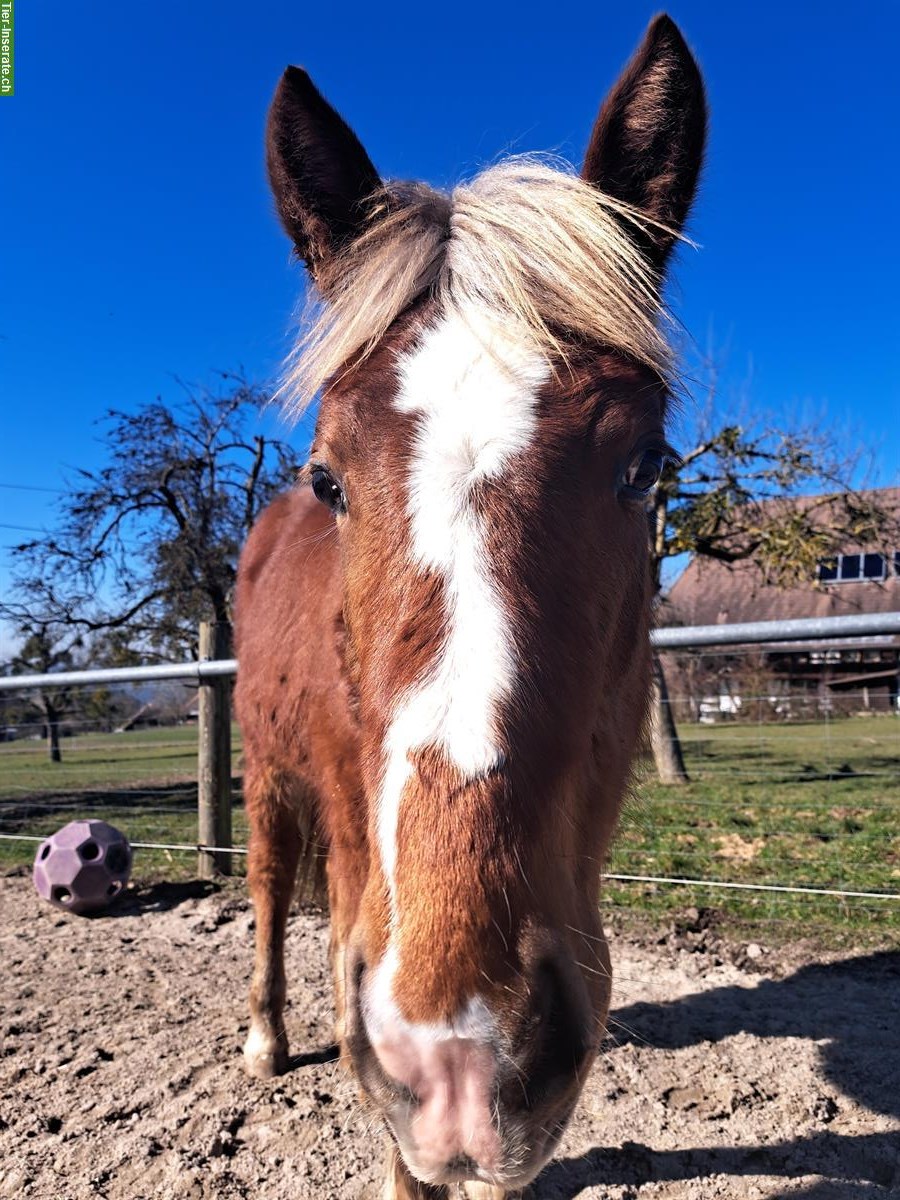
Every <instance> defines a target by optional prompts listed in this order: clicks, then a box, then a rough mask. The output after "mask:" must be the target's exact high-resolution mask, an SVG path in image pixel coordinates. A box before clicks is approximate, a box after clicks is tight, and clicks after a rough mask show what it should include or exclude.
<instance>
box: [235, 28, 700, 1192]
mask: <svg viewBox="0 0 900 1200" xmlns="http://www.w3.org/2000/svg"><path fill="white" fill-rule="evenodd" d="M705 124H706V117H705V101H704V95H703V85H702V82H701V79H700V75H699V72H698V69H697V66H696V63H695V62H694V60H693V58H692V56H691V54H690V51H689V50H688V48H687V46H686V45H685V42H684V40H683V39H682V37H681V34H680V33H679V31H678V29H677V28H676V26H675V25H674V24H673V23H672V21H670V20H669V19H668V18H667V17H665V16H662V17H659V18H657V19H656V20H655V21H654V22H653V23H652V24H651V26H650V28H649V30H648V32H647V34H646V37H645V39H644V42H643V43H642V45H641V47H640V48H639V50H638V51H637V53H636V55H635V57H634V58H633V60H632V61H631V63H630V64H629V65H628V67H627V68H626V70H625V72H624V74H623V76H622V78H621V79H620V81H619V83H618V84H617V85H616V87H615V88H614V90H613V91H612V94H611V95H610V97H609V98H608V99H607V101H606V102H605V104H604V105H603V107H602V108H601V110H600V114H599V117H598V119H597V122H596V125H595V127H594V130H593V134H592V136H591V140H590V144H589V146H588V150H587V155H586V158H585V162H584V166H583V168H582V171H581V173H580V176H579V175H576V174H574V173H571V172H568V171H565V170H562V169H560V168H559V167H558V165H553V164H548V163H547V162H545V161H542V160H535V159H529V158H524V159H523V158H513V159H510V160H507V161H503V162H500V163H499V164H496V165H494V166H492V167H490V168H488V169H487V170H485V171H483V172H482V173H481V174H480V175H478V176H477V177H476V178H474V179H473V180H472V181H471V182H470V183H468V184H466V185H463V186H460V187H458V188H456V189H455V190H454V191H453V192H452V193H450V194H449V195H445V194H442V193H439V192H436V191H434V190H432V189H430V188H428V187H425V186H424V185H421V184H398V183H384V182H382V180H381V179H380V178H379V176H378V174H377V172H376V170H375V167H374V166H373V165H372V163H371V161H370V159H369V157H368V155H367V154H366V152H365V150H364V149H363V147H362V146H361V144H360V142H359V141H358V140H357V138H356V136H355V134H354V133H353V132H352V131H351V129H350V128H349V127H348V126H347V125H346V124H345V123H344V121H343V120H342V118H341V117H340V116H339V115H338V113H337V112H335V110H334V109H333V108H331V107H330V105H329V104H328V103H327V102H326V101H325V100H324V99H323V97H322V96H321V95H320V94H319V92H318V91H317V90H316V89H315V88H314V87H313V85H312V83H311V82H310V80H309V78H308V76H307V75H306V74H305V72H303V71H301V70H299V69H297V68H295V67H289V68H288V70H287V71H286V73H285V75H284V77H283V79H282V80H281V83H280V84H279V87H278V90H277V92H276V95H275V98H274V101H273V104H272V108H271V112H270V117H269V126H268V165H269V173H270V177H271V183H272V187H273V190H274V194H275V200H276V203H277V207H278V210H279V213H280V216H281V219H282V222H283V224H284V226H285V228H286V230H287V232H288V234H289V235H290V237H291V238H292V239H293V242H294V244H295V246H296V249H297V253H298V255H299V256H300V257H301V258H302V259H304V260H305V262H306V265H307V267H308V269H309V272H310V274H311V277H312V280H313V282H314V286H315V294H316V296H317V297H318V299H319V301H320V303H319V307H318V309H317V313H316V315H314V317H313V318H312V320H311V323H310V325H309V327H308V330H307V332H306V334H305V335H304V337H303V340H302V342H301V344H300V347H299V349H298V353H297V355H296V356H295V358H294V359H293V360H292V366H291V367H290V370H289V378H288V385H287V386H288V387H289V389H291V390H292V393H293V402H294V405H295V407H297V406H300V405H302V404H304V403H307V402H309V401H310V400H311V398H312V397H313V395H314V394H316V393H318V392H321V403H320V408H319V413H318V421H317V427H316V432H315V439H314V442H313V446H312V449H311V453H310V458H309V463H308V465H307V466H306V467H305V468H304V470H303V472H302V474H301V479H300V483H299V486H298V487H297V489H296V490H294V491H292V492H291V494H289V495H286V496H283V497H281V498H280V499H278V500H276V501H275V503H274V504H272V505H271V507H270V508H269V509H268V510H267V511H266V512H265V513H264V514H263V515H262V516H261V517H260V519H259V521H258V523H257V524H256V526H255V528H254V529H253V531H252V533H251V535H250V538H249V541H248V543H247V546H246V549H245V550H244V553H243V557H242V559H241V565H240V572H239V579H238V591H237V650H238V656H239V659H240V674H239V677H238V683H237V693H236V700H237V708H238V714H239V717H240V721H241V725H242V727H243V734H244V753H245V775H244V795H245V801H246V807H247V814H248V817H249V820H250V827H251V837H250V859H249V879H250V889H251V892H252V895H253V902H254V905H255V908H256V965H255V970H254V975H253V982H252V988H251V993H250V1008H251V1014H252V1020H251V1026H250V1032H249V1036H248V1038H247V1042H246V1046H245V1056H246V1063H247V1067H248V1069H249V1071H250V1072H251V1073H252V1074H254V1075H256V1076H259V1077H261V1078H267V1077H269V1076H271V1075H273V1074H275V1073H277V1072H280V1071H283V1070H284V1069H285V1068H286V1066H287V1063H288V1046H287V1034H286V1031H285V1026H284V1021H283V1007H284V999H285V974H284V962H283V958H284V954H283V952H284V936H285V922H286V918H287V915H288V908H289V905H290V903H291V899H292V894H293V891H294V887H295V878H296V876H297V873H298V867H299V866H300V865H301V864H302V873H304V874H306V875H307V876H309V874H310V872H313V873H314V872H315V871H316V870H318V868H319V866H320V865H321V863H322V862H323V861H326V860H327V861H326V866H325V870H326V873H327V890H328V901H329V907H330V913H331V929H332V943H331V944H332V959H333V970H334V983H335V992H336V1003H337V1023H338V1034H339V1039H340V1042H341V1046H342V1050H343V1052H344V1055H345V1057H346V1058H347V1060H348V1061H349V1062H350V1063H351V1064H352V1068H353V1070H354V1072H355V1074H356V1076H357V1079H358V1081H359V1083H360V1085H361V1087H362V1089H363V1093H364V1095H365V1097H366V1098H367V1101H368V1102H369V1104H370V1105H371V1107H372V1108H373V1110H374V1111H375V1112H377V1113H378V1114H380V1116H381V1117H382V1118H383V1122H384V1125H385V1126H386V1130H387V1132H388V1146H389V1161H388V1179H387V1185H386V1191H385V1195H386V1196H388V1197H391V1198H394V1200H399V1198H401V1197H433V1198H438V1197H445V1196H448V1195H449V1194H450V1190H451V1189H453V1188H454V1187H455V1186H456V1185H460V1186H461V1187H462V1188H463V1190H465V1192H466V1194H467V1195H470V1196H474V1195H478V1196H490V1197H500V1196H505V1195H508V1194H509V1193H510V1192H515V1191H516V1190H518V1189H521V1188H523V1187H524V1186H525V1185H527V1184H528V1182H529V1181H530V1180H531V1179H532V1178H533V1177H534V1175H535V1174H536V1173H537V1171H538V1170H539V1169H540V1168H541V1167H542V1166H543V1164H544V1163H546V1162H547V1160H548V1158H549V1157H550V1155H551V1154H552V1152H553V1150H554V1148H555V1146H556V1145H557V1142H558V1140H559V1137H560V1134H561V1132H562V1130H563V1128H564V1126H565V1124H566V1122H567V1120H568V1118H569V1116H570V1114H571V1112H572V1109H573V1107H574V1105H575V1102H576V1099H577V1097H578V1094H579V1090H580V1088H581V1085H582V1082H583V1080H584V1078H585V1074H586V1072H587V1071H588V1069H589V1068H590V1066H591V1063H592V1061H593V1059H594V1056H595V1054H596V1052H597V1048H598V1045H599V1043H600V1041H601V1038H602V1037H603V1035H604V1029H605V1022H606V1016H607V1010H608V1005H609V994H610V964H609V958H608V953H607V948H606V943H605V941H604V936H603V930H602V927H601V923H600V917H599V912H598V898H599V886H600V874H601V868H602V864H603V861H604V856H605V854H606V852H607V848H608V845H609V840H610V836H611V834H612V831H613V827H614V825H615V822H616V817H617V813H618V810H619V807H620V803H621V800H622V796H623V792H624V791H625V790H626V788H627V786H628V781H629V773H630V769H631V768H630V764H631V760H632V756H633V754H634V750H635V746H636V743H637V742H638V739H639V736H640V734H641V730H642V725H643V722H644V718H645V707H646V699H647V693H648V685H649V679H650V651H649V625H650V589H649V573H648V550H647V542H648V536H647V516H646V505H645V498H646V496H647V494H648V492H649V491H650V490H651V489H652V488H653V486H654V484H655V483H656V482H657V480H658V478H659V475H660V472H661V471H662V469H663V466H664V464H665V461H666V457H667V455H668V454H669V451H668V449H667V446H666V442H665V438H664V419H665V414H666V406H667V396H668V394H669V388H670V385H671V378H672V372H671V363H670V358H669V355H668V353H667V346H666V341H665V337H664V324H663V320H662V316H663V310H662V302H661V299H660V291H661V287H662V282H663V278H664V274H665V269H666V266H667V262H668V259H669V256H670V252H671V250H672V247H673V245H674V243H675V241H676V239H677V238H678V236H679V231H680V230H681V228H682V225H683V223H684V221H685V218H686V217H687V214H688V210H689V207H690V204H691V201H692V198H693V194H694V191H695V188H696V183H697V177H698V172H699V169H700V164H701V158H702V153H703V143H704V136H705ZM316 847H321V848H322V850H321V856H320V857H319V858H317V857H316Z"/></svg>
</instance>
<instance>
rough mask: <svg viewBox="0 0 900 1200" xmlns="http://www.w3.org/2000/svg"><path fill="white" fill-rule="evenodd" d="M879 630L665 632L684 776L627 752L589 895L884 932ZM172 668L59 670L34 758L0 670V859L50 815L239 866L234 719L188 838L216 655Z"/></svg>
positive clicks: (885, 752) (142, 845)
mask: <svg viewBox="0 0 900 1200" xmlns="http://www.w3.org/2000/svg"><path fill="white" fill-rule="evenodd" d="M889 615H890V616H891V617H892V618H894V617H895V616H896V614H889ZM895 626H896V628H900V625H897V623H896V621H895V622H894V625H890V626H889V627H888V630H887V632H886V633H882V634H878V633H873V632H872V631H871V627H870V626H867V627H866V629H867V630H868V631H867V632H863V633H861V634H856V633H853V638H852V640H850V641H848V640H847V639H846V637H845V639H844V641H843V642H841V643H840V644H839V645H838V644H837V643H834V642H828V643H826V642H823V641H821V639H819V640H817V641H815V642H809V641H806V640H803V639H802V638H801V639H800V640H794V641H790V642H788V641H784V640H783V639H782V640H781V641H779V642H775V641H773V639H772V637H768V638H767V640H766V641H765V642H763V641H760V642H758V643H755V644H751V645H746V644H744V645H728V644H725V645H719V646H710V645H709V644H708V642H706V641H705V640H704V637H706V636H712V635H708V633H707V634H703V633H702V631H701V636H700V637H699V638H698V641H699V646H698V645H694V644H693V643H691V641H690V637H691V631H690V630H678V631H677V635H678V638H679V639H680V645H678V646H677V648H674V649H664V648H662V647H661V650H662V653H661V661H662V663H663V666H664V672H665V677H666V681H667V683H668V691H669V694H668V700H667V704H668V708H669V711H670V713H671V716H672V718H673V729H674V730H675V731H677V738H678V741H679V744H680V746H681V749H682V752H683V755H684V763H685V768H686V772H687V776H688V779H687V782H684V783H682V784H680V785H677V786H676V785H664V784H661V783H660V782H659V781H658V778H657V776H656V772H655V769H654V765H653V758H652V754H651V753H650V749H649V746H648V747H646V748H645V750H644V753H643V754H642V755H641V758H640V761H639V764H638V768H637V775H636V784H635V787H634V789H633V796H632V798H631V800H630V801H629V802H628V803H627V804H626V807H625V811H624V814H623V818H622V821H621V823H620V829H619V834H618V836H617V838H616V841H615V845H614V848H613V851H612V855H611V860H610V863H609V864H608V874H607V882H606V887H605V891H604V896H605V902H606V903H607V904H608V905H610V906H611V907H612V908H628V909H630V910H633V909H634V908H635V907H638V908H641V909H644V910H647V911H648V912H669V911H673V910H676V909H679V910H683V909H685V907H687V908H688V909H689V910H690V909H692V908H693V909H695V910H696V911H697V913H698V917H697V919H698V920H699V921H700V923H701V924H702V923H703V921H704V920H706V919H707V916H708V913H709V912H711V911H717V910H720V909H721V910H724V911H727V912H730V913H732V914H736V915H737V916H738V917H740V918H741V919H745V920H748V921H752V922H753V923H754V924H762V925H767V924H770V925H771V924H779V925H780V926H782V927H788V928H791V927H792V926H794V925H799V926H800V927H802V929H803V930H810V931H811V930H813V929H814V928H816V927H817V926H819V925H822V926H829V927H832V928H833V927H834V926H835V924H836V923H837V924H841V925H842V926H843V927H844V928H845V929H847V930H849V931H851V932H854V931H855V932H856V933H858V934H861V933H862V932H865V931H866V930H868V931H872V930H875V931H877V932H880V933H882V934H883V933H885V932H888V933H890V931H895V932H897V933H900V904H898V901H900V820H898V816H900V812H898V806H900V715H898V709H897V672H898V652H897V646H896V644H895V642H894V638H893V634H894V628H895ZM671 632H672V631H668V630H664V631H658V635H657V637H658V638H659V635H660V634H662V635H665V634H669V633H671ZM720 634H721V630H720ZM796 636H797V635H796V631H795V632H794V633H792V634H791V637H792V638H794V637H796ZM205 668H212V670H211V671H209V672H208V673H207V672H206V671H205ZM181 669H182V670H189V671H190V672H191V677H190V679H189V681H188V682H185V681H184V680H183V679H177V678H176V679H173V678H172V677H171V676H172V675H177V672H178V668H170V669H169V672H168V674H169V677H168V678H167V677H165V675H163V676H162V677H160V675H159V674H158V675H157V676H156V677H155V678H153V679H150V680H148V679H147V678H146V677H145V676H142V675H139V676H138V677H137V678H134V673H132V677H130V678H129V679H128V680H124V679H122V678H121V676H117V677H114V678H110V676H109V673H108V672H106V673H104V678H103V679H102V680H101V681H99V682H98V681H97V678H96V675H95V674H93V673H88V674H89V675H90V676H91V677H90V680H85V681H82V682H78V683H76V682H73V683H71V684H70V685H69V687H70V699H69V702H68V706H67V708H66V710H65V713H64V715H63V717H62V718H61V723H60V730H59V732H60V746H61V759H62V761H61V762H58V763H51V762H50V761H49V760H48V756H47V751H46V746H45V742H44V738H45V736H46V732H47V730H46V724H47V723H46V718H45V717H43V716H42V715H41V713H40V712H39V711H38V710H37V709H36V707H35V706H34V704H33V703H32V702H30V701H29V700H28V697H27V695H26V694H25V693H23V691H22V690H21V688H9V687H7V686H6V685H7V684H8V682H9V681H8V680H0V863H4V864H6V865H7V866H15V865H16V864H22V863H25V862H27V861H29V860H30V858H31V856H32V855H33V853H34V843H35V842H36V841H39V840H41V839H42V838H43V837H45V836H47V835H48V834H49V833H51V832H53V831H54V830H56V829H58V828H59V827H60V826H61V825H63V824H65V823H66V822H67V821H68V820H72V819H75V818H100V819H103V820H107V821H109V822H110V823H111V824H113V825H116V826H117V827H119V828H121V829H122V830H123V832H125V833H126V835H127V836H128V837H129V840H130V841H131V842H132V844H133V845H134V846H135V848H136V849H138V850H139V851H140V857H139V859H138V864H139V865H138V867H137V868H136V869H137V870H138V871H139V872H142V873H144V874H150V875H152V874H157V873H160V874H166V875H170V874H183V875H187V874H193V873H195V871H196V859H195V858H194V857H193V856H194V854H196V852H197V851H198V850H200V851H206V852H212V851H216V852H218V851H220V850H221V851H223V852H230V853H233V854H235V855H236V858H235V860H234V864H233V867H234V870H235V871H236V872H237V873H241V872H242V871H243V869H244V861H245V858H244V856H245V854H246V845H247V825H246V820H245V816H244V811H243V805H242V798H241V740H240V731H239V730H238V729H237V727H236V726H232V727H231V797H230V804H231V819H232V823H233V836H232V837H231V838H230V839H229V841H228V843H227V844H224V845H221V846H219V845H215V844H213V843H214V839H212V838H207V839H206V840H205V841H204V840H202V839H201V838H200V837H199V835H198V821H197V805H198V785H197V778H198V746H197V734H198V730H197V709H198V704H197V697H198V683H200V686H201V687H202V686H205V685H204V684H203V682H202V680H203V678H204V676H205V678H207V679H209V678H214V677H215V678H221V677H222V675H223V674H225V675H227V674H228V673H229V672H233V671H234V664H233V663H229V662H215V663H207V664H203V665H202V666H200V667H198V666H197V664H194V665H193V667H188V668H181ZM57 678H58V677H54V684H55V685H57ZM30 686H32V688H33V686H34V685H33V684H32V685H30Z"/></svg>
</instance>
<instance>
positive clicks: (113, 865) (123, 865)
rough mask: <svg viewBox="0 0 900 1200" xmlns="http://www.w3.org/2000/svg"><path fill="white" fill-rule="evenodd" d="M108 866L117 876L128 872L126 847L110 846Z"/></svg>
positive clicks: (107, 858)
mask: <svg viewBox="0 0 900 1200" xmlns="http://www.w3.org/2000/svg"><path fill="white" fill-rule="evenodd" d="M106 865H107V867H108V868H109V870H110V871H112V872H113V874H115V875H119V874H121V873H122V872H123V871H127V870H128V851H127V850H126V849H125V847H124V846H110V848H109V849H108V850H107V852H106Z"/></svg>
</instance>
